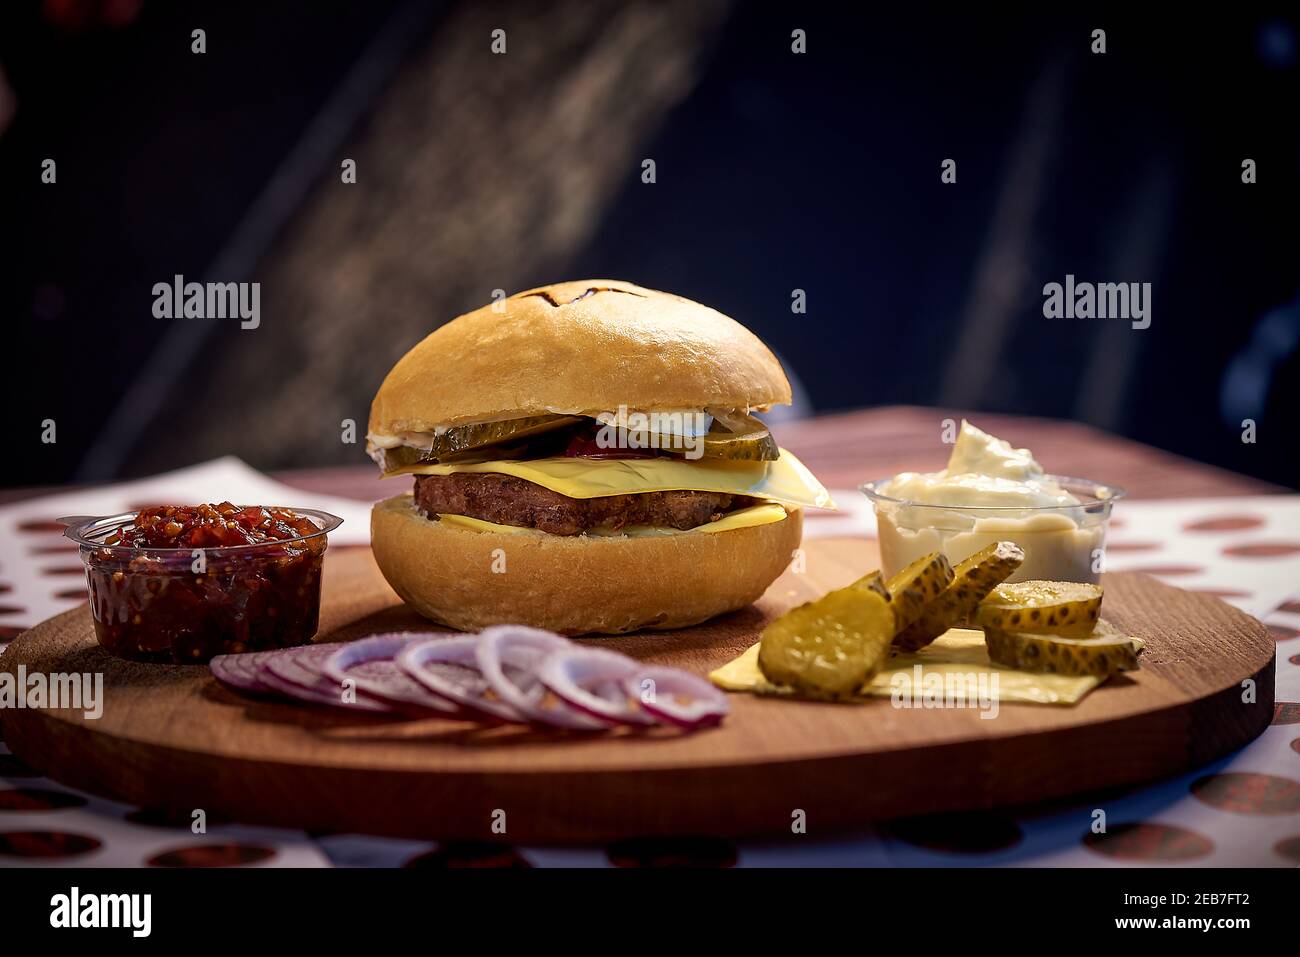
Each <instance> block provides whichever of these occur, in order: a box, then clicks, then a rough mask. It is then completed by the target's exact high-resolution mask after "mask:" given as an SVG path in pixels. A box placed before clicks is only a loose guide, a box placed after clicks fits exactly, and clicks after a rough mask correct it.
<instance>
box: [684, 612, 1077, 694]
mask: <svg viewBox="0 0 1300 957" xmlns="http://www.w3.org/2000/svg"><path fill="white" fill-rule="evenodd" d="M918 667H919V668H920V671H919V672H918V671H917V670H916V669H917V668H918ZM994 676H996V679H997V680H996V682H995V681H993V680H992V679H993V678H994ZM918 679H919V683H918ZM709 680H710V681H712V682H713V683H714V684H715V685H717V686H718V687H719V688H722V689H723V690H725V691H751V692H754V693H755V694H774V695H790V694H793V693H794V692H793V689H791V688H787V687H784V686H782V685H775V684H772V682H770V681H768V680H767V678H765V677H764V676H763V672H762V671H761V670H760V669H759V667H758V645H757V644H755V645H752V646H750V647H749V648H748V649H747V650H746V651H745V653H744V654H742V655H741V656H740V657H739V658H736V659H734V660H733V661H729V662H727V663H726V664H725V665H723V666H722V667H721V668H718V669H717V670H716V671H713V672H712V673H710V675H709ZM1099 684H1101V679H1100V678H1098V677H1096V676H1095V675H1084V676H1081V677H1069V676H1067V675H1051V674H1035V673H1033V672H1028V671H1017V670H1015V669H1014V668H1004V667H1002V666H1001V665H995V664H993V663H992V662H990V661H989V656H988V651H987V649H986V648H985V646H984V633H983V632H981V631H975V630H972V629H967V628H953V629H951V630H949V631H947V632H945V633H944V634H942V635H940V636H939V637H938V638H936V639H935V640H934V641H933V642H932V643H931V644H929V645H927V646H926V647H924V648H922V649H921V650H920V651H918V652H916V653H915V654H907V655H898V656H897V657H894V658H891V659H890V660H889V665H888V667H886V668H884V669H882V670H881V672H880V673H879V674H877V675H876V676H875V677H874V678H873V679H872V680H871V683H870V684H869V685H868V686H867V687H865V688H863V689H862V692H861V694H862V697H864V698H868V697H873V698H892V697H893V696H894V695H895V694H900V695H902V696H903V698H904V699H905V700H910V701H916V702H924V700H925V699H926V696H927V694H931V693H935V692H936V691H937V693H938V695H939V696H940V700H942V697H943V695H944V693H945V689H958V688H960V689H962V691H963V692H964V694H965V696H966V698H967V700H968V701H969V702H970V706H971V707H974V706H976V705H977V703H978V699H979V697H980V695H986V696H987V699H988V700H993V699H996V700H997V701H1000V702H1017V703H1021V704H1077V703H1078V702H1080V701H1081V700H1083V697H1084V696H1085V695H1086V694H1087V693H1088V692H1089V691H1091V690H1092V689H1093V688H1095V687H1097V685H1099ZM918 706H920V705H918Z"/></svg>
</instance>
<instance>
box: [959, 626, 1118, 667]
mask: <svg viewBox="0 0 1300 957" xmlns="http://www.w3.org/2000/svg"><path fill="white" fill-rule="evenodd" d="M984 643H985V644H986V645H987V646H988V652H989V660H990V661H992V662H994V663H996V664H999V665H1005V666H1006V667H1008V668H1016V669H1018V670H1020V671H1038V672H1048V673H1050V674H1058V675H1097V676H1099V677H1103V678H1105V677H1109V676H1111V675H1113V674H1116V673H1118V672H1120V671H1130V670H1132V669H1134V668H1136V667H1137V666H1138V665H1137V651H1138V650H1137V647H1136V646H1135V645H1134V643H1133V640H1132V639H1131V638H1129V636H1128V635H1126V634H1124V633H1123V632H1122V631H1120V630H1119V629H1117V628H1115V627H1114V626H1113V625H1110V624H1108V623H1105V622H1098V623H1097V626H1096V627H1095V628H1094V629H1093V630H1092V632H1091V633H1090V634H1089V635H1088V636H1087V637H1085V638H1071V637H1067V636H1065V635H1055V634H1029V633H1027V632H1022V631H999V630H998V629H996V628H986V629H984Z"/></svg>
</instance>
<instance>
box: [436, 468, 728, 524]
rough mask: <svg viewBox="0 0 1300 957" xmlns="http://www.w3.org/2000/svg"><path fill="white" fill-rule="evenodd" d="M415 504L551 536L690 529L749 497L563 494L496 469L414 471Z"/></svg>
mask: <svg viewBox="0 0 1300 957" xmlns="http://www.w3.org/2000/svg"><path fill="white" fill-rule="evenodd" d="M415 504H416V507H417V508H418V509H419V510H420V511H421V512H423V513H424V514H425V515H436V514H439V513H442V512H448V513H451V514H453V515H468V516H469V517H470V518H478V519H482V520H483V521H487V522H496V523H497V524H499V525H517V526H521V527H524V528H537V529H541V530H542V531H543V532H549V533H550V534H552V535H578V534H581V533H582V532H585V531H587V530H588V529H591V528H609V529H620V528H623V527H624V526H627V525H658V526H660V527H667V528H681V529H686V528H695V527H696V526H697V525H704V524H707V523H708V522H712V521H716V520H717V519H718V518H720V517H721V516H722V515H723V514H724V513H725V512H728V511H730V510H732V509H736V508H746V507H748V506H749V505H752V504H754V499H752V498H749V497H747V496H744V495H727V494H723V493H721V492H691V491H673V492H642V493H640V494H639V495H606V496H604V497H602V498H569V497H568V496H567V495H561V494H560V493H559V492H552V491H551V490H550V489H548V488H543V487H542V486H540V485H536V484H534V483H533V482H528V481H525V480H524V479H521V478H516V477H515V476H513V475H501V474H498V473H496V472H480V473H471V472H461V473H457V474H454V475H417V476H416V477H415Z"/></svg>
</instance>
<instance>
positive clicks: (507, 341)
mask: <svg viewBox="0 0 1300 957" xmlns="http://www.w3.org/2000/svg"><path fill="white" fill-rule="evenodd" d="M789 402H790V383H789V382H788V381H787V380H786V377H785V373H784V372H783V371H782V370H781V364H780V363H779V362H777V360H776V357H775V356H774V355H772V352H771V350H769V349H768V348H767V346H765V345H763V343H762V342H761V341H759V339H758V337H757V336H755V335H754V334H753V333H752V332H750V331H749V330H748V329H746V328H745V327H744V326H742V325H741V324H740V323H738V322H736V321H735V320H734V319H731V318H729V317H727V316H724V315H723V314H722V313H720V312H718V311H716V310H714V309H710V308H709V307H708V306H702V305H700V304H699V303H698V302H691V300H689V299H683V298H682V297H681V296H674V295H670V294H669V293H665V292H657V291H655V290H653V289H643V288H641V287H640V286H636V285H633V284H632V283H630V282H619V281H617V280H610V279H588V280H583V281H579V282H563V283H557V284H555V285H551V286H540V287H538V288H537V289H529V290H528V291H527V292H521V293H516V294H515V295H513V296H511V297H510V298H509V299H504V300H500V301H499V302H497V303H493V304H492V305H488V306H484V307H483V308H481V309H476V310H474V311H473V312H470V313H466V314H465V315H463V316H460V317H459V318H457V319H454V320H452V321H451V322H449V323H447V324H446V325H445V326H442V327H441V328H439V329H437V330H435V331H434V332H432V333H431V334H430V335H428V336H426V337H425V338H424V340H423V341H421V342H420V343H419V344H418V345H417V346H416V347H415V348H414V349H412V350H411V351H410V352H408V353H407V354H406V355H405V356H403V357H402V358H401V360H399V361H398V363H397V365H395V366H394V367H393V370H392V371H391V372H390V373H388V377H387V378H385V379H384V382H383V385H381V386H380V387H379V393H378V394H377V395H376V396H375V401H374V403H373V404H372V405H371V407H370V433H371V434H372V435H398V434H400V433H402V432H428V431H432V430H433V429H434V428H436V427H438V426H449V425H459V424H462V423H466V422H477V421H489V420H493V419H509V418H516V417H519V416H525V415H538V414H542V413H546V412H560V413H569V414H574V415H590V416H594V415H596V414H598V413H600V412H606V411H609V412H614V411H617V409H618V407H619V406H620V405H625V406H627V408H628V409H630V410H634V411H641V412H651V411H656V410H665V411H666V410H672V409H701V408H704V407H705V406H719V407H725V408H737V409H765V408H767V407H768V406H771V405H776V404H785V403H789Z"/></svg>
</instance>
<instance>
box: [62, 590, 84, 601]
mask: <svg viewBox="0 0 1300 957" xmlns="http://www.w3.org/2000/svg"><path fill="white" fill-rule="evenodd" d="M54 597H55V598H64V599H67V600H68V601H88V600H89V592H87V591H86V589H84V588H65V589H64V590H63V591H56V592H55V593H54Z"/></svg>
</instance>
